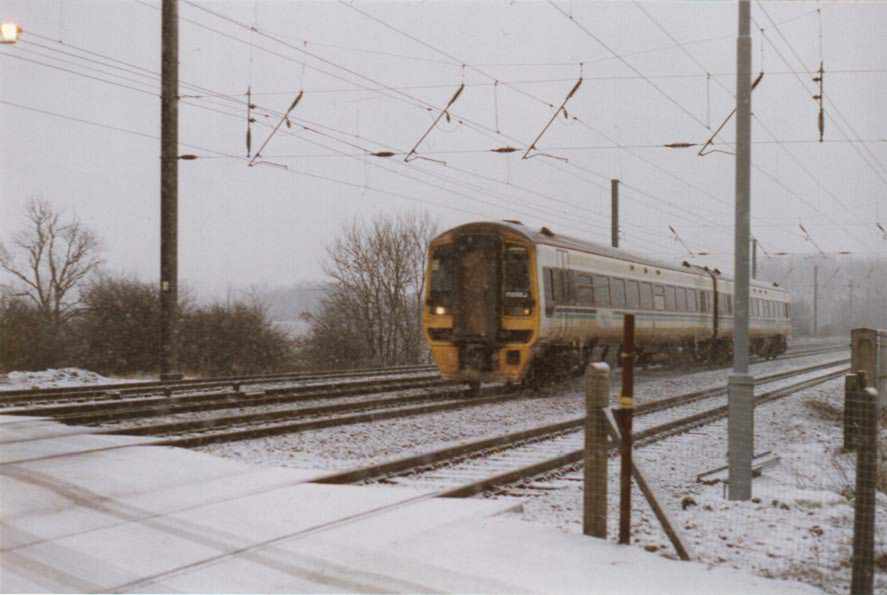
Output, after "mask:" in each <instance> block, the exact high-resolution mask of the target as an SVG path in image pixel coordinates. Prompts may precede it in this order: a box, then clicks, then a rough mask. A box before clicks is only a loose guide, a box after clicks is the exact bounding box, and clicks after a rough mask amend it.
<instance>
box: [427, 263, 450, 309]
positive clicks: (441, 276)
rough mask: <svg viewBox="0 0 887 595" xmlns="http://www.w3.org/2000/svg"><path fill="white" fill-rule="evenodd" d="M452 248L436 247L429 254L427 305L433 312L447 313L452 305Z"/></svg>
mask: <svg viewBox="0 0 887 595" xmlns="http://www.w3.org/2000/svg"><path fill="white" fill-rule="evenodd" d="M453 256H454V255H453V249H452V248H449V247H442V248H438V249H437V250H435V251H434V253H433V254H432V256H431V282H430V284H429V285H430V287H429V292H428V306H429V307H430V308H431V312H432V313H433V314H448V313H449V312H450V310H451V308H452V306H453V292H454V291H455V285H456V284H455V277H456V276H455V267H454V258H453Z"/></svg>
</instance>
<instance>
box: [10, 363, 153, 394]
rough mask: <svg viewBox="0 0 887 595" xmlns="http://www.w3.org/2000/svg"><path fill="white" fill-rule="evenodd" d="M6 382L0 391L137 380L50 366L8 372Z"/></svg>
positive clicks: (135, 380) (79, 369)
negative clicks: (34, 369)
mask: <svg viewBox="0 0 887 595" xmlns="http://www.w3.org/2000/svg"><path fill="white" fill-rule="evenodd" d="M6 378H7V382H5V383H0V391H4V390H21V389H23V388H57V387H62V386H82V385H84V384H116V383H118V382H139V381H140V380H141V379H135V378H108V377H106V376H102V375H101V374H97V373H95V372H91V371H89V370H84V369H82V368H58V369H54V368H50V369H48V370H40V371H35V372H18V371H13V372H9V373H8V374H7V375H6Z"/></svg>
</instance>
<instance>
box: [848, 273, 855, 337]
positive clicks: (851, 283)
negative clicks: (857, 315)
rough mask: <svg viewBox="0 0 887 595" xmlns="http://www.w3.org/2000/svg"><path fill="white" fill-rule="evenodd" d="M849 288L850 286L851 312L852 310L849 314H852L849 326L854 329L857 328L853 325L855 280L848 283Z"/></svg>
mask: <svg viewBox="0 0 887 595" xmlns="http://www.w3.org/2000/svg"><path fill="white" fill-rule="evenodd" d="M848 286H849V287H848V289H849V290H850V308H849V310H850V312H849V314H850V325H849V326H850V328H851V329H852V328H853V327H854V326H855V325H854V324H853V322H854V321H853V280H852V279H851V280H850V282H849V283H848Z"/></svg>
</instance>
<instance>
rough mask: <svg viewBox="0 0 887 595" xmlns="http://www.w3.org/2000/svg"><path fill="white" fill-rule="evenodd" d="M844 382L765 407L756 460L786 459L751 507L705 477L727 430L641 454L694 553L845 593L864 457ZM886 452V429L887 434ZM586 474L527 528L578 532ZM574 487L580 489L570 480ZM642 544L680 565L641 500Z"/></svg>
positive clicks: (637, 498)
mask: <svg viewBox="0 0 887 595" xmlns="http://www.w3.org/2000/svg"><path fill="white" fill-rule="evenodd" d="M842 401H843V380H840V379H839V380H834V381H831V382H829V383H826V384H823V385H821V386H820V387H816V388H812V389H808V390H806V391H803V392H802V393H798V394H797V395H794V396H793V397H790V398H788V399H784V400H781V401H778V402H776V403H772V404H768V405H765V406H763V407H762V408H759V409H758V410H757V412H756V415H755V438H756V445H755V451H756V452H762V451H765V450H771V451H772V452H773V453H775V454H777V455H778V456H779V457H780V458H781V462H780V464H779V465H778V466H777V467H775V468H770V469H767V470H766V471H765V472H764V475H763V476H762V477H760V478H758V479H755V480H754V487H753V496H754V497H753V499H752V501H750V502H731V501H728V500H727V499H726V498H724V495H723V485H722V484H718V485H714V486H706V485H703V484H700V483H697V482H696V481H695V477H696V475H697V474H699V473H701V472H703V471H707V470H709V469H713V468H716V467H719V466H721V465H723V464H725V463H724V461H725V453H726V421H722V422H719V423H716V424H712V425H709V426H706V427H704V428H700V429H697V430H694V431H693V432H691V433H687V434H683V435H680V436H674V437H672V438H669V439H667V440H665V441H663V442H659V443H657V444H654V445H651V446H648V447H643V448H640V449H638V450H637V452H636V455H635V456H636V460H637V461H638V464H639V467H640V468H641V470H642V471H643V472H644V473H645V474H646V477H647V480H648V482H649V483H650V484H651V486H652V488H653V489H654V491H655V492H656V494H657V497H658V499H659V502H660V503H661V504H662V505H663V506H664V507H665V508H666V510H667V512H668V514H669V516H670V518H671V519H672V522H673V523H674V524H675V525H676V527H677V529H678V530H679V532H680V533H681V534H682V535H683V537H684V540H685V542H686V543H687V544H688V546H689V547H690V549H691V556H692V557H693V559H695V560H700V561H702V562H705V563H707V564H710V565H712V566H718V567H721V566H726V567H731V568H741V569H748V570H752V571H753V572H756V573H758V574H761V575H764V576H772V577H780V578H794V579H797V580H802V581H804V582H808V583H810V584H813V585H816V586H819V587H822V588H823V589H825V590H826V591H828V592H832V593H846V592H847V591H848V588H849V577H850V570H849V569H850V566H849V557H850V548H851V544H852V538H853V507H852V493H853V487H854V481H855V479H854V478H855V473H854V467H855V458H854V457H855V455H852V454H846V453H842V452H841V444H842V436H841V428H840V425H839V424H840V412H841V411H842V407H843V403H842ZM882 442H883V443H885V444H887V430H882ZM580 478H581V473H573V474H571V475H570V476H567V477H564V478H562V479H563V481H560V482H558V485H559V486H560V487H561V489H558V490H547V491H537V492H536V494H541V495H538V496H536V497H530V498H528V499H527V500H526V504H525V508H524V513H523V514H522V518H523V519H524V520H527V521H530V522H533V523H539V524H543V525H548V526H551V525H553V526H556V527H559V528H561V529H563V530H566V531H569V532H574V533H579V532H581V530H582V525H581V522H582V520H581V519H582V491H581V485H582V484H581V481H578V480H579V479H580ZM570 480H573V481H570ZM609 498H610V512H611V514H610V527H611V532H615V530H616V529H615V528H616V527H617V522H618V520H617V514H618V513H617V511H618V460H615V459H614V460H612V461H611V465H610V485H609ZM632 504H633V540H634V541H635V543H637V544H638V545H640V546H643V547H645V548H647V549H649V550H651V551H660V552H662V553H663V554H665V555H667V556H672V555H673V554H672V552H673V550H672V548H671V546H670V544H669V542H668V540H667V538H666V536H665V535H664V533H663V532H662V530H661V529H660V527H659V524H658V521H656V519H655V517H654V516H653V514H652V512H651V511H650V509H649V508H648V506H647V504H646V502H645V501H644V499H643V496H642V495H641V494H640V493H639V492H638V491H637V490H635V493H634V495H633V502H632ZM876 518H877V526H876V560H877V562H876V567H877V574H876V588H875V590H876V592H887V495H885V494H884V493H879V494H878V510H877V515H876Z"/></svg>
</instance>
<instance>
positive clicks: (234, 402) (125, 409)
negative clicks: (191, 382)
mask: <svg viewBox="0 0 887 595" xmlns="http://www.w3.org/2000/svg"><path fill="white" fill-rule="evenodd" d="M457 384H458V383H451V382H446V381H444V380H441V379H440V378H439V377H438V376H437V375H427V376H419V377H415V378H392V379H384V380H371V381H367V382H347V383H335V384H311V385H306V386H292V387H280V388H270V389H265V390H261V391H257V392H255V393H249V392H242V391H239V392H212V393H200V394H194V395H188V396H184V395H183V396H177V397H145V398H143V399H132V400H110V401H100V402H95V401H92V402H88V403H78V404H66V405H50V406H36V407H34V406H31V407H22V408H14V409H10V410H7V411H3V414H6V415H30V416H49V417H52V418H54V419H56V420H58V421H63V422H64V423H68V424H74V423H97V422H101V421H109V420H110V421H113V420H118V419H127V418H129V419H131V418H137V417H153V416H154V415H169V414H175V413H185V412H189V411H210V410H214V409H230V408H241V407H258V406H263V405H273V404H277V403H287V402H298V401H303V400H309V399H321V398H337V397H348V396H353V395H360V394H372V393H377V392H383V391H388V390H392V391H393V390H408V389H412V388H425V387H428V386H444V385H452V386H456V385H457Z"/></svg>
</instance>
